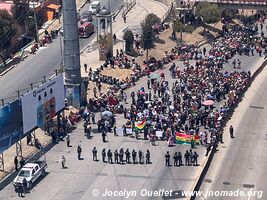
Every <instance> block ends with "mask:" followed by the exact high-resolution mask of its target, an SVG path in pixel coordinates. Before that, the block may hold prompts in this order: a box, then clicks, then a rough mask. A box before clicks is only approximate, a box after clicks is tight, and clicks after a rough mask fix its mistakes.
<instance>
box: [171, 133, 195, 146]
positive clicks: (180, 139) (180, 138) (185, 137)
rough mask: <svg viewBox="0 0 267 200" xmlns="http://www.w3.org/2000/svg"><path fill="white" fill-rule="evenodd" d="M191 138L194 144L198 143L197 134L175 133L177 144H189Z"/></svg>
mask: <svg viewBox="0 0 267 200" xmlns="http://www.w3.org/2000/svg"><path fill="white" fill-rule="evenodd" d="M192 138H193V139H194V142H195V144H199V143H200V141H199V140H200V136H199V135H190V134H186V133H179V132H178V133H176V140H175V141H176V143H177V144H191V140H192Z"/></svg>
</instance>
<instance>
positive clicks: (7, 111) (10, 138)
mask: <svg viewBox="0 0 267 200" xmlns="http://www.w3.org/2000/svg"><path fill="white" fill-rule="evenodd" d="M22 137H23V122H22V106H21V100H20V99H17V100H16V101H13V102H11V103H9V104H8V105H6V106H4V107H2V108H1V109H0V153H2V152H3V151H5V150H6V149H8V148H9V147H10V146H12V145H13V144H15V143H16V142H17V141H19V139H20V138H22Z"/></svg>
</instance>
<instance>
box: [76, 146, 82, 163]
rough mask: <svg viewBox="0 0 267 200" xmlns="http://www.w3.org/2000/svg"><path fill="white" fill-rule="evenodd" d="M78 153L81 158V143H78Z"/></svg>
mask: <svg viewBox="0 0 267 200" xmlns="http://www.w3.org/2000/svg"><path fill="white" fill-rule="evenodd" d="M77 153H78V160H81V154H82V147H81V145H78V147H77Z"/></svg>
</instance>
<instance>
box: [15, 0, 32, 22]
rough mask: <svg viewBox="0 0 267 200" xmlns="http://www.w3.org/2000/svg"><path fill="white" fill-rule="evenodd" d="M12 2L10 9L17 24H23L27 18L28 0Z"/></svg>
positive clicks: (28, 10)
mask: <svg viewBox="0 0 267 200" xmlns="http://www.w3.org/2000/svg"><path fill="white" fill-rule="evenodd" d="M13 3H14V6H13V7H12V10H11V11H12V13H13V16H14V18H15V20H16V21H17V24H18V25H21V24H24V21H25V20H26V19H27V18H28V16H29V12H30V8H29V4H28V0H13Z"/></svg>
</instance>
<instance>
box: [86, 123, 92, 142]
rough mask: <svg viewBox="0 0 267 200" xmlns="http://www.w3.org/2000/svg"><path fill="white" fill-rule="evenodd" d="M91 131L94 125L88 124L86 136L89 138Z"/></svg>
mask: <svg viewBox="0 0 267 200" xmlns="http://www.w3.org/2000/svg"><path fill="white" fill-rule="evenodd" d="M91 133H92V127H91V126H89V125H87V130H86V137H87V139H90V138H91Z"/></svg>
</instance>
